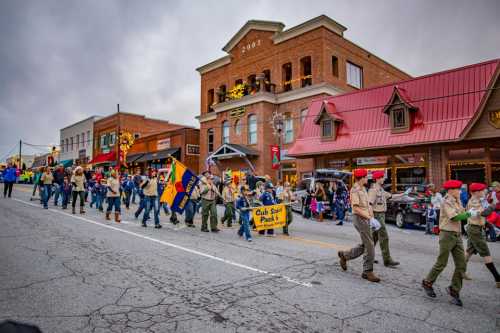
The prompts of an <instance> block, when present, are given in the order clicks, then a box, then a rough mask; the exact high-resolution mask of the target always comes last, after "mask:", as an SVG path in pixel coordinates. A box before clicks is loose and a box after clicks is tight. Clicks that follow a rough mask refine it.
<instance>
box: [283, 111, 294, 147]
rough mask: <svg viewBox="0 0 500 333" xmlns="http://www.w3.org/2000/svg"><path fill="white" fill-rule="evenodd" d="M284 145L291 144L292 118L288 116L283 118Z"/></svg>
mask: <svg viewBox="0 0 500 333" xmlns="http://www.w3.org/2000/svg"><path fill="white" fill-rule="evenodd" d="M284 130H285V143H292V142H293V118H292V117H291V116H290V115H287V116H285V122H284Z"/></svg>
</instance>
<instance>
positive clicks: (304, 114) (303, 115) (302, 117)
mask: <svg viewBox="0 0 500 333" xmlns="http://www.w3.org/2000/svg"><path fill="white" fill-rule="evenodd" d="M306 119H307V109H304V110H302V111H300V123H301V125H302V126H304V121H306Z"/></svg>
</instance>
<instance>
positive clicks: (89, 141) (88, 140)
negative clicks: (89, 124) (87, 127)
mask: <svg viewBox="0 0 500 333" xmlns="http://www.w3.org/2000/svg"><path fill="white" fill-rule="evenodd" d="M91 143H92V139H91V138H90V131H87V144H88V145H89V146H90V144H91Z"/></svg>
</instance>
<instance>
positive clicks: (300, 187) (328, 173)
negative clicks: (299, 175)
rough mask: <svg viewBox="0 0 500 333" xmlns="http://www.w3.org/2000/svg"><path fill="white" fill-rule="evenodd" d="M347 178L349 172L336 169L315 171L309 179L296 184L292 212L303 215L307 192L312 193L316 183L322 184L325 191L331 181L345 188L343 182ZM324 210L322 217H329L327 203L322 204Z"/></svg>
mask: <svg viewBox="0 0 500 333" xmlns="http://www.w3.org/2000/svg"><path fill="white" fill-rule="evenodd" d="M349 177H351V173H350V172H346V171H340V170H337V169H317V170H316V171H315V172H314V173H313V175H312V176H311V177H309V178H306V179H303V180H301V181H300V182H298V183H297V187H296V189H295V192H294V194H295V197H296V200H295V201H294V202H292V210H294V211H296V212H299V213H301V214H302V215H304V208H305V201H306V197H307V191H308V190H309V191H314V189H315V188H316V183H318V182H320V183H322V184H323V186H324V187H325V190H326V189H327V188H328V185H329V183H330V182H331V181H334V182H337V183H338V184H339V185H340V186H345V182H346V181H347V179H349ZM324 209H325V214H324V215H325V216H327V217H328V216H331V214H332V213H331V209H330V204H329V203H325V204H324Z"/></svg>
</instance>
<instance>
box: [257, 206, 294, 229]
mask: <svg viewBox="0 0 500 333" xmlns="http://www.w3.org/2000/svg"><path fill="white" fill-rule="evenodd" d="M252 215H253V221H254V222H255V228H256V229H257V231H260V230H266V229H276V228H281V227H284V226H285V225H286V210H285V205H272V206H262V207H256V208H254V209H252Z"/></svg>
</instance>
